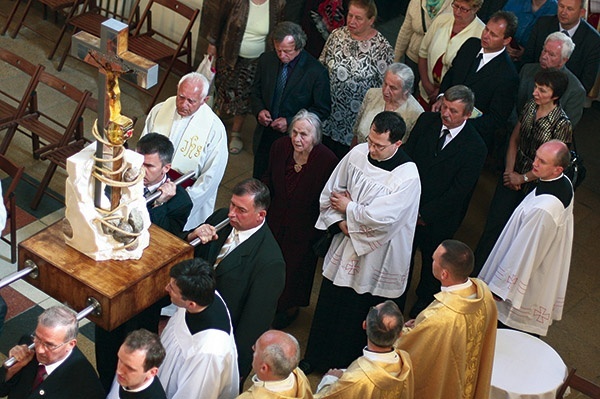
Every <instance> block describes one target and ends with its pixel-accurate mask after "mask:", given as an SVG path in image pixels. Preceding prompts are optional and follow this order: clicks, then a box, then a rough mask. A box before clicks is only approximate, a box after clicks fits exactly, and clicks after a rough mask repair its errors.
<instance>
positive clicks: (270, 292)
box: [196, 208, 285, 376]
mask: <svg viewBox="0 0 600 399" xmlns="http://www.w3.org/2000/svg"><path fill="white" fill-rule="evenodd" d="M227 212H228V211H227V209H225V208H223V209H219V210H217V211H215V213H213V214H212V215H211V216H210V217H209V218H208V219H206V223H208V224H210V225H213V226H214V225H216V224H218V223H219V222H221V221H222V220H223V219H225V218H226V217H227ZM231 230H232V227H231V225H228V226H227V227H225V228H224V229H223V230H221V231H220V232H219V238H218V239H217V240H215V241H212V242H210V243H208V244H206V245H200V246H198V247H197V248H196V256H198V257H201V258H204V259H206V260H207V261H208V262H209V263H210V264H214V263H215V261H216V259H217V255H218V254H219V251H220V250H221V247H222V246H223V243H224V242H225V240H226V239H227V237H228V236H229V233H231ZM216 274H217V290H218V291H219V292H220V293H221V296H222V297H223V299H224V300H225V303H226V304H227V307H228V308H229V313H230V314H231V321H232V323H233V330H234V334H235V342H236V345H237V350H238V365H239V369H240V376H246V375H247V374H248V373H249V372H250V369H251V367H252V345H254V343H255V342H256V340H257V339H258V337H259V336H260V335H261V334H262V333H263V332H265V331H267V330H268V329H269V326H270V325H271V322H272V321H273V317H274V315H275V310H276V308H277V301H278V300H279V296H280V295H281V292H282V291H283V287H284V285H285V261H284V260H283V255H282V254H281V250H280V249H279V245H278V244H277V241H275V238H274V237H273V234H272V233H271V230H269V226H267V223H265V224H264V225H263V226H262V227H261V228H260V229H259V230H258V231H257V232H256V233H254V234H253V235H252V236H251V237H250V238H248V239H247V240H246V241H244V242H243V243H241V244H240V245H238V246H237V247H236V248H235V249H234V250H233V251H231V252H230V253H229V254H228V255H227V256H226V257H225V258H223V260H222V261H221V263H219V266H218V267H217V269H216Z"/></svg>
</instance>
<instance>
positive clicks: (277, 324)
mask: <svg viewBox="0 0 600 399" xmlns="http://www.w3.org/2000/svg"><path fill="white" fill-rule="evenodd" d="M299 314H300V308H296V311H295V312H294V313H292V314H291V315H290V314H288V312H287V310H284V311H283V312H277V313H276V314H275V318H274V319H273V323H271V327H273V328H274V329H276V330H282V329H284V328H286V327H287V326H289V325H290V324H292V323H293V322H294V320H296V319H297V318H298V315H299Z"/></svg>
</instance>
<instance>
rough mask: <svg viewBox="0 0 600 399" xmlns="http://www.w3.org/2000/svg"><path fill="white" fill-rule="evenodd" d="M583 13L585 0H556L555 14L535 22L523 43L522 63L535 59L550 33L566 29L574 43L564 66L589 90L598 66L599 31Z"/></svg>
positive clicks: (594, 79) (599, 64) (599, 54)
mask: <svg viewBox="0 0 600 399" xmlns="http://www.w3.org/2000/svg"><path fill="white" fill-rule="evenodd" d="M584 16H585V2H584V0H559V1H558V14H557V15H554V16H546V17H541V18H540V19H539V20H538V21H537V22H536V24H535V25H534V27H533V30H532V31H531V36H529V40H528V41H527V46H525V53H524V54H523V63H524V64H525V63H530V62H537V60H538V59H539V58H540V54H541V53H542V50H543V48H544V41H545V40H546V37H548V35H549V34H550V33H552V32H557V31H558V32H562V33H565V32H566V34H568V35H569V36H570V37H571V39H573V42H574V43H575V50H574V51H573V54H572V55H571V58H569V61H567V68H569V70H570V71H571V72H573V74H574V75H575V76H577V78H578V79H579V81H580V82H581V84H582V85H583V87H584V88H585V91H586V93H589V91H590V90H591V89H592V87H593V86H594V83H595V82H596V76H597V75H598V70H599V68H600V34H599V33H598V31H597V30H596V29H594V28H593V27H592V26H591V25H590V24H588V23H587V22H586V21H585V19H583V17H584Z"/></svg>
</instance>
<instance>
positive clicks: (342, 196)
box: [329, 191, 352, 213]
mask: <svg viewBox="0 0 600 399" xmlns="http://www.w3.org/2000/svg"><path fill="white" fill-rule="evenodd" d="M329 202H330V203H331V208H333V209H334V210H336V211H338V212H342V213H346V208H348V204H349V203H350V202H352V199H351V198H350V193H348V191H344V192H335V191H334V192H333V193H332V194H331V197H329Z"/></svg>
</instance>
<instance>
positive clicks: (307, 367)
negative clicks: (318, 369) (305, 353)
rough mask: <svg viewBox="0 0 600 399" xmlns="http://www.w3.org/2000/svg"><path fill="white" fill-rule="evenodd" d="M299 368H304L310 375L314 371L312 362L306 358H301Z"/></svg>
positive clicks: (303, 370)
mask: <svg viewBox="0 0 600 399" xmlns="http://www.w3.org/2000/svg"><path fill="white" fill-rule="evenodd" d="M298 368H300V370H302V372H303V373H304V375H309V374H310V373H312V372H313V371H314V369H313V367H312V366H311V365H310V363H309V362H307V361H306V360H304V359H302V360H300V363H298Z"/></svg>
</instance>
